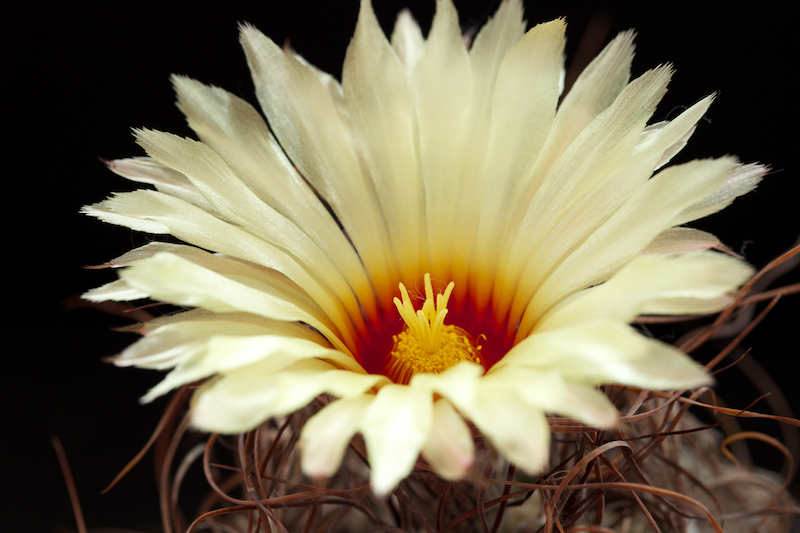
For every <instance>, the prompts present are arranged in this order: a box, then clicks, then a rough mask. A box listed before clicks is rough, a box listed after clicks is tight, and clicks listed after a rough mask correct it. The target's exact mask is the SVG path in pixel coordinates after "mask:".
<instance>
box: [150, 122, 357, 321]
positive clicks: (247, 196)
mask: <svg viewBox="0 0 800 533" xmlns="http://www.w3.org/2000/svg"><path fill="white" fill-rule="evenodd" d="M136 140H137V142H138V143H139V144H140V145H141V146H142V147H143V148H144V149H145V150H146V151H147V153H148V154H149V155H150V156H152V157H154V158H156V159H157V160H159V161H161V162H162V163H164V164H165V165H168V166H169V167H171V168H174V169H176V170H179V171H180V172H181V173H183V174H184V175H186V177H188V178H189V179H190V180H191V181H192V183H193V184H194V185H195V186H196V187H197V188H198V189H199V190H200V192H201V193H202V194H203V195H204V196H205V197H206V198H207V199H208V200H209V202H210V203H211V204H212V205H213V206H214V208H215V209H216V211H217V212H218V213H219V214H220V218H223V219H224V220H226V221H227V222H230V223H232V224H234V225H236V226H238V227H239V228H241V229H243V230H245V231H247V232H248V233H250V234H252V235H255V236H256V237H258V238H260V239H262V240H264V241H266V242H268V243H270V244H272V245H274V246H277V247H279V248H280V249H282V250H284V251H286V252H287V253H289V254H290V255H291V256H292V257H293V258H294V259H295V260H296V261H297V262H298V263H300V265H301V266H303V267H304V268H305V270H307V271H313V272H314V273H315V275H316V276H317V277H318V278H319V279H320V280H321V281H322V282H323V283H324V284H325V286H326V287H328V288H329V289H330V291H331V292H333V293H334V294H335V295H336V297H337V298H338V299H339V300H340V301H341V303H342V304H343V305H344V307H345V308H346V309H347V310H348V311H349V313H350V317H351V319H352V320H353V321H355V322H356V324H358V323H359V321H361V320H362V316H361V311H360V309H359V306H358V302H357V301H356V299H355V296H354V295H353V292H352V290H351V289H350V287H349V286H348V284H347V281H345V279H344V278H343V277H342V276H341V273H340V271H339V269H338V268H337V266H335V265H334V263H333V262H332V261H331V259H330V257H329V256H328V255H327V254H326V253H325V252H324V251H323V250H321V249H320V248H319V246H318V245H317V244H316V243H315V242H314V241H313V240H312V239H310V238H309V236H308V235H307V234H306V233H305V232H303V230H302V229H301V228H300V227H298V226H297V225H295V224H294V223H293V222H291V221H290V220H289V219H287V218H286V217H284V216H282V215H281V214H280V213H278V212H277V211H276V210H275V209H273V208H272V207H271V206H269V205H268V204H266V203H264V202H263V201H262V200H261V199H260V198H259V197H258V196H256V194H255V193H253V191H251V190H250V189H249V188H248V187H247V186H246V185H245V184H244V183H243V182H242V181H241V180H240V179H239V178H238V177H237V176H236V175H235V174H234V173H233V171H232V170H231V169H230V168H229V167H228V165H227V164H226V163H225V161H223V160H222V158H220V157H219V155H217V154H216V153H215V152H214V151H213V150H211V149H210V148H209V147H207V146H206V145H204V144H203V143H200V142H196V141H192V140H191V139H184V138H181V137H178V136H177V135H172V134H169V133H164V132H159V131H152V130H139V131H138V132H137V135H136Z"/></svg>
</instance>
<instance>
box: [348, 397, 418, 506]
mask: <svg viewBox="0 0 800 533" xmlns="http://www.w3.org/2000/svg"><path fill="white" fill-rule="evenodd" d="M432 401H433V398H432V395H431V394H430V392H427V391H425V390H420V389H417V388H414V387H408V386H405V385H394V384H391V385H387V386H385V387H383V388H382V389H381V390H380V391H378V396H377V398H375V401H373V402H372V404H371V405H370V406H369V408H368V409H367V412H366V414H365V415H364V418H363V420H362V422H361V426H360V429H361V433H362V434H363V435H364V440H365V441H366V444H367V454H368V458H369V462H370V467H371V469H372V474H371V477H370V480H371V482H372V490H373V491H374V492H375V494H377V495H378V496H385V495H386V494H388V493H389V492H391V491H392V490H393V489H394V488H395V487H396V486H397V484H398V483H399V482H400V481H401V480H402V479H403V478H405V477H406V476H407V475H408V474H409V473H410V472H411V470H412V468H413V467H414V462H415V461H416V460H417V457H418V456H419V452H420V450H421V449H422V447H423V445H424V444H425V442H426V441H427V440H428V437H429V435H430V432H431V423H432V419H433V407H432V405H431V403H432Z"/></svg>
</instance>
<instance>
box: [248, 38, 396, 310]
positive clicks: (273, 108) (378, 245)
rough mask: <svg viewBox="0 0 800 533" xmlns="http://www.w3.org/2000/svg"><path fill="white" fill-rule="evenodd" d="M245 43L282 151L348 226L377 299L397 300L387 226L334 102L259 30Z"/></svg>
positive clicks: (258, 90) (308, 73)
mask: <svg viewBox="0 0 800 533" xmlns="http://www.w3.org/2000/svg"><path fill="white" fill-rule="evenodd" d="M241 42H242V46H243V47H244V50H245V53H246V55H247V63H248V65H249V66H250V71H251V73H252V75H253V81H254V83H255V85H256V96H257V97H258V101H259V102H260V103H261V108H262V109H263V110H264V113H265V114H266V115H267V119H268V120H269V124H270V127H271V128H272V131H274V132H275V136H276V137H277V139H278V141H279V142H280V144H281V147H282V148H283V149H284V150H285V151H286V154H287V155H288V156H289V159H291V161H292V162H293V163H294V164H295V165H296V166H297V168H298V170H299V171H300V173H301V174H302V175H303V177H304V178H306V179H307V180H308V181H309V183H311V185H312V186H313V187H314V188H315V189H316V190H317V191H318V192H319V194H320V195H321V196H322V197H323V198H325V200H326V201H327V202H328V203H329V204H330V206H331V208H332V209H333V211H334V213H335V214H336V216H337V217H338V219H339V220H340V221H341V223H342V225H343V226H344V227H345V229H346V231H347V234H348V236H349V237H350V238H351V239H352V242H353V244H354V246H355V248H356V249H357V250H358V251H359V254H360V258H361V260H362V262H363V263H364V267H365V269H366V270H367V272H368V274H369V278H370V280H371V281H372V282H373V287H374V288H375V290H376V292H377V293H378V297H379V300H381V301H391V298H392V291H393V290H394V288H395V287H396V281H395V280H396V279H397V275H396V272H397V270H396V267H395V265H394V260H393V257H392V254H391V253H390V250H389V246H388V243H389V236H388V229H387V226H386V220H385V219H384V217H383V213H382V212H381V206H380V203H379V201H378V198H377V195H376V193H375V188H374V186H373V185H372V184H371V183H370V182H369V181H368V180H367V177H366V176H365V175H364V174H363V173H362V170H361V166H360V163H359V161H358V158H357V156H356V154H355V153H354V152H353V149H352V146H351V144H352V143H351V139H350V138H349V133H348V131H347V129H346V127H345V125H344V124H343V123H342V120H341V118H340V116H339V110H338V108H337V105H336V103H335V102H334V101H333V100H332V98H331V96H330V93H329V92H328V90H327V89H326V88H325V87H324V86H323V85H322V83H321V82H320V81H319V78H318V76H317V75H316V74H315V73H314V72H313V71H312V70H311V69H310V68H308V67H306V66H305V65H303V64H302V63H300V62H299V61H298V60H297V59H295V58H294V57H292V56H291V55H287V54H285V53H284V52H283V51H282V50H281V49H280V48H279V47H278V46H276V45H275V43H273V42H272V41H271V40H269V39H268V38H266V37H265V36H264V35H263V34H261V33H260V32H259V31H257V30H256V29H254V28H252V27H250V26H244V27H242V34H241ZM404 83H405V81H404Z"/></svg>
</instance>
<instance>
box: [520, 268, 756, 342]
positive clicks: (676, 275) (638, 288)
mask: <svg viewBox="0 0 800 533" xmlns="http://www.w3.org/2000/svg"><path fill="white" fill-rule="evenodd" d="M754 273H755V271H754V270H753V268H752V267H750V266H749V265H747V264H746V263H744V262H742V261H739V260H738V259H735V258H733V257H730V256H728V255H725V254H722V253H715V252H690V253H686V254H682V255H671V256H660V255H642V256H639V257H636V258H634V259H633V260H632V261H631V262H630V263H628V264H627V265H626V266H625V267H623V268H622V269H621V270H620V271H619V272H617V273H616V274H615V275H614V276H612V277H611V279H609V280H608V281H606V282H605V283H603V284H602V285H599V286H597V287H594V288H591V289H588V290H586V291H583V292H582V293H578V294H576V295H575V297H573V298H570V299H569V300H566V301H564V302H563V303H562V304H560V305H558V306H556V307H554V308H553V309H552V310H551V311H550V312H549V313H547V314H546V315H545V316H544V317H543V318H542V319H541V320H540V321H539V323H538V324H537V325H536V328H535V330H534V331H536V332H542V331H550V330H554V329H558V328H561V327H567V326H570V325H573V324H577V323H580V322H584V321H587V320H594V319H598V318H609V319H615V320H619V321H620V322H631V321H633V320H634V319H635V318H636V317H637V316H639V315H644V314H693V313H709V312H713V311H719V310H720V309H721V305H724V304H725V303H726V302H730V301H731V299H732V296H731V295H732V293H733V292H734V291H736V289H738V288H739V287H740V286H741V285H743V284H744V283H745V282H746V281H747V280H748V279H749V278H750V277H751V276H752V275H753V274H754Z"/></svg>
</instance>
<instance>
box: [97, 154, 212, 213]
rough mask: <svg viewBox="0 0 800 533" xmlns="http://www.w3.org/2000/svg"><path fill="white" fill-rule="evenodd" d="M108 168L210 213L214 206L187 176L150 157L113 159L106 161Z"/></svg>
mask: <svg viewBox="0 0 800 533" xmlns="http://www.w3.org/2000/svg"><path fill="white" fill-rule="evenodd" d="M106 164H107V165H108V168H109V169H110V170H111V171H112V172H113V173H114V174H117V175H119V176H122V177H123V178H127V179H129V180H131V181H136V182H139V183H149V184H151V185H155V187H156V190H158V191H160V192H163V193H166V194H169V195H171V196H175V197H176V198H180V199H181V200H186V201H187V202H189V203H190V204H193V205H196V206H197V207H199V208H201V209H204V210H206V211H208V212H209V213H212V212H213V211H214V208H213V207H211V204H210V203H208V200H206V198H205V196H203V195H202V194H201V193H200V191H198V190H197V187H195V186H194V184H193V183H192V182H191V181H189V178H187V177H186V176H184V175H183V174H181V173H180V172H178V171H177V170H175V169H172V168H169V167H168V166H166V165H164V164H162V163H159V162H158V161H156V160H155V159H153V158H152V157H131V158H128V159H115V160H114V161H108V162H107V163H106Z"/></svg>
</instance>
